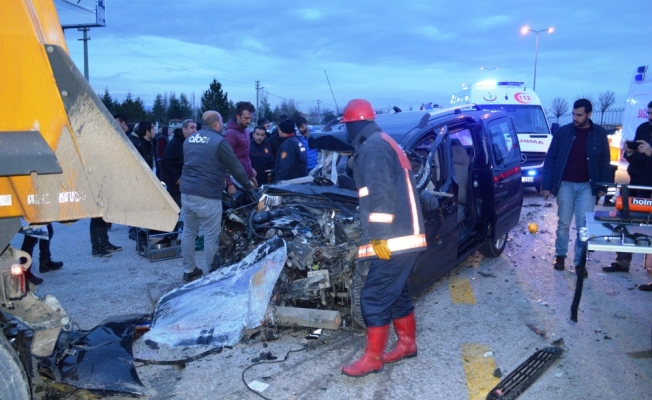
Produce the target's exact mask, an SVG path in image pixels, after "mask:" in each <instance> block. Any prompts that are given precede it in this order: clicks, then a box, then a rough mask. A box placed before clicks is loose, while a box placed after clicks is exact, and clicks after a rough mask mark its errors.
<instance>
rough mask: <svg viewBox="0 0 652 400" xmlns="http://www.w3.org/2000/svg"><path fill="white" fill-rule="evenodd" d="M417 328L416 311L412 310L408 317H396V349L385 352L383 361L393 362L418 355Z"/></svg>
mask: <svg viewBox="0 0 652 400" xmlns="http://www.w3.org/2000/svg"><path fill="white" fill-rule="evenodd" d="M416 329H417V323H416V321H415V320H414V312H411V313H410V314H409V315H408V316H406V317H403V318H399V319H395V320H394V330H396V335H397V336H398V342H396V347H394V350H392V351H390V352H389V353H385V354H383V361H384V362H386V363H393V362H396V361H398V360H400V359H403V358H411V357H416V355H417V342H416V336H417V334H416Z"/></svg>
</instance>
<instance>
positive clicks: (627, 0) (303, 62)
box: [55, 0, 652, 112]
mask: <svg viewBox="0 0 652 400" xmlns="http://www.w3.org/2000/svg"><path fill="white" fill-rule="evenodd" d="M63 1H64V0H57V1H55V4H57V7H58V8H59V10H61V11H60V13H61V14H62V15H63V13H64V12H66V11H65V10H62V6H61V4H62V2H63ZM104 1H105V4H106V27H104V28H92V29H91V31H90V37H91V40H90V41H89V66H90V83H91V86H92V87H93V88H94V89H95V90H96V91H97V92H103V91H104V89H105V88H108V89H109V91H110V93H111V95H113V96H114V97H117V98H118V99H119V100H122V99H124V97H125V95H126V94H127V92H131V93H132V95H133V96H134V97H141V98H142V99H143V100H144V102H145V105H146V106H147V107H151V105H152V102H153V99H154V97H155V96H156V94H157V93H165V92H170V91H174V92H175V93H176V94H177V95H179V94H180V93H181V92H184V93H186V95H188V96H189V97H190V96H192V94H193V93H194V94H195V99H196V103H197V105H198V106H199V99H200V98H201V95H202V93H203V92H204V91H205V90H206V89H207V88H208V85H209V83H210V82H211V81H212V80H213V79H214V78H215V79H217V80H218V81H219V82H221V83H222V85H223V88H224V90H225V91H226V92H228V95H229V99H231V100H233V101H240V100H249V101H251V102H253V103H255V101H256V90H255V81H257V80H258V81H260V84H261V86H263V87H264V88H265V89H264V90H265V91H266V92H267V93H268V99H269V101H270V103H271V104H272V106H274V105H275V104H278V103H280V101H281V99H282V98H286V99H293V100H294V101H295V102H296V103H298V108H299V109H300V110H301V111H304V112H307V111H309V110H310V109H311V108H313V107H316V105H317V101H316V100H321V101H322V106H321V107H322V112H323V110H324V108H327V109H331V110H334V109H335V103H334V101H333V96H332V95H331V92H330V90H329V87H328V83H327V81H326V76H325V75H324V71H327V72H328V77H329V78H330V82H331V84H332V86H333V92H334V94H335V98H336V100H337V104H338V105H339V107H340V109H341V108H342V107H344V105H345V104H346V103H347V101H348V100H350V99H352V98H365V99H367V100H369V101H370V102H371V103H372V104H373V105H374V106H375V107H386V106H388V105H392V106H394V105H396V106H398V107H401V108H403V109H408V108H409V107H410V106H412V107H414V108H418V107H419V105H420V104H421V103H424V102H426V103H427V102H434V103H438V104H441V105H447V104H449V101H450V97H451V95H452V94H453V93H455V92H457V91H459V90H461V88H462V84H463V83H466V84H470V83H474V82H477V81H479V80H483V79H496V80H506V81H523V82H526V83H528V87H531V85H532V78H533V75H534V56H535V39H536V35H535V34H534V33H530V34H528V35H522V34H521V33H520V30H521V28H522V27H523V26H524V25H529V26H530V27H531V28H532V29H537V30H539V29H546V28H548V27H554V32H553V33H552V34H548V33H546V32H542V33H540V34H539V53H538V63H537V72H538V75H537V81H536V92H537V93H538V95H539V97H540V98H541V100H542V102H543V105H544V107H549V106H550V103H551V101H552V99H553V98H554V97H557V96H559V97H562V98H565V99H566V100H568V101H569V102H572V101H573V100H575V99H576V98H578V97H579V96H581V95H592V96H593V97H594V98H595V99H597V97H598V94H599V93H600V92H604V91H607V90H610V91H613V92H615V94H616V104H615V105H614V107H622V106H623V105H624V101H625V98H626V95H627V89H628V87H629V81H630V79H631V77H632V74H633V72H634V70H635V69H636V67H638V66H640V65H648V64H652V56H650V48H649V44H648V43H649V42H650V40H652V24H651V23H650V15H652V14H651V10H650V7H649V6H650V4H649V3H646V2H643V1H631V0H621V1H607V0H594V1H560V0H547V1H525V0H504V1H480V0H476V1H472V2H468V1H465V2H461V1H450V0H449V1H438V0H435V1H383V0H379V1H374V2H370V1H367V2H358V1H351V0H349V1H340V0H331V1H328V2H325V1H322V2H312V1H290V0H277V1H249V0H241V1H219V0H218V1H215V0H211V1H209V0H185V1H176V0H174V1H172V0H170V1H167V0H159V1H134V0H130V1H127V0H104ZM73 3H76V0H74V1H73ZM79 4H80V5H85V6H92V5H94V4H95V1H94V0H80V2H79ZM68 17H70V15H68ZM65 35H66V40H67V42H68V47H69V50H70V53H71V56H72V58H73V60H74V61H75V63H76V64H77V66H78V68H79V69H80V70H81V71H83V44H82V42H81V41H77V39H80V38H81V36H82V34H81V32H78V31H76V30H73V29H71V30H67V31H66V34H65ZM645 54H648V55H647V56H646V55H645ZM483 66H484V67H487V68H495V67H497V68H499V69H498V70H494V71H490V72H487V71H482V70H481V69H480V68H481V67H483ZM261 93H262V92H261Z"/></svg>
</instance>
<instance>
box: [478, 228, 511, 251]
mask: <svg viewBox="0 0 652 400" xmlns="http://www.w3.org/2000/svg"><path fill="white" fill-rule="evenodd" d="M507 234H508V232H505V233H504V234H503V235H501V236H500V237H498V238H495V237H494V234H493V227H492V226H490V227H489V237H488V238H487V239H486V240H485V242H484V244H483V245H482V247H480V249H479V250H478V251H479V252H480V254H482V255H483V256H485V257H492V258H495V257H500V255H501V254H503V250H505V246H506V245H507Z"/></svg>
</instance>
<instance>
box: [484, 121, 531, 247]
mask: <svg viewBox="0 0 652 400" xmlns="http://www.w3.org/2000/svg"><path fill="white" fill-rule="evenodd" d="M483 126H484V130H485V134H486V135H487V139H488V144H489V146H490V149H489V153H490V154H491V168H492V178H493V191H494V193H493V201H494V204H493V210H494V215H493V218H492V219H493V226H494V237H499V236H501V235H503V234H504V233H506V232H507V231H509V230H510V229H511V228H512V227H514V226H516V224H518V220H519V217H520V215H521V205H522V203H523V189H522V183H521V167H520V162H521V151H520V148H519V144H518V137H517V136H516V131H515V129H514V124H513V123H512V120H511V118H509V117H499V118H494V119H491V120H483Z"/></svg>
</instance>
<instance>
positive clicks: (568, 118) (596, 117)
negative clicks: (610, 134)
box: [548, 108, 625, 130]
mask: <svg viewBox="0 0 652 400" xmlns="http://www.w3.org/2000/svg"><path fill="white" fill-rule="evenodd" d="M624 112H625V109H624V108H611V109H609V110H607V111H605V112H604V113H603V112H600V111H599V110H596V109H594V110H593V114H592V115H591V120H593V122H595V123H597V124H598V125H601V126H602V127H603V128H604V129H606V130H611V129H617V128H618V127H619V126H621V125H622V124H623V115H624ZM548 121H549V122H550V123H553V122H558V123H559V125H560V126H563V125H566V124H570V123H572V122H573V114H572V113H566V114H564V115H561V116H559V120H558V119H557V117H555V116H554V115H548Z"/></svg>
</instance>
